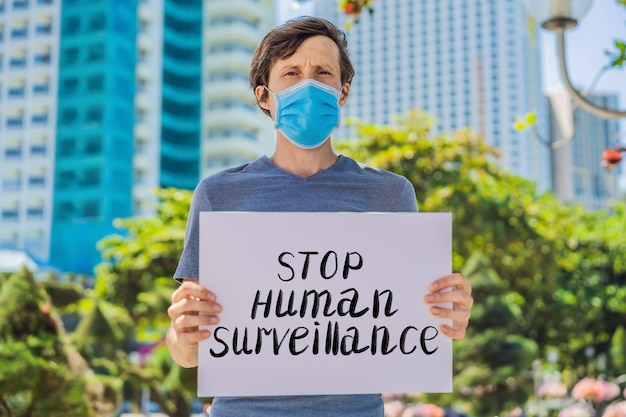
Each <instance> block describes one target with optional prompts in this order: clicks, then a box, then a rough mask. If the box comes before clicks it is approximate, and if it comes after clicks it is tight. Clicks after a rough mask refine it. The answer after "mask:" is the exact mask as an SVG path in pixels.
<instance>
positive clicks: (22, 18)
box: [0, 0, 61, 261]
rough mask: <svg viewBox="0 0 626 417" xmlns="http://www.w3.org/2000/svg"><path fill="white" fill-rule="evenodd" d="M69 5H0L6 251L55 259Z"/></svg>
mask: <svg viewBox="0 0 626 417" xmlns="http://www.w3.org/2000/svg"><path fill="white" fill-rule="evenodd" d="M60 3H61V0H36V1H35V0H31V1H25V0H10V1H9V0H1V1H0V248H9V249H15V248H20V249H22V250H25V251H26V252H28V253H29V254H30V255H31V256H32V257H34V258H35V259H37V260H40V261H41V260H43V261H47V259H48V257H49V254H50V243H49V242H50V229H51V223H52V196H53V181H52V178H53V176H54V154H55V139H56V123H55V120H56V98H57V78H58V67H59V65H58V62H59V55H58V46H59V45H58V34H59V28H60V6H61V4H60Z"/></svg>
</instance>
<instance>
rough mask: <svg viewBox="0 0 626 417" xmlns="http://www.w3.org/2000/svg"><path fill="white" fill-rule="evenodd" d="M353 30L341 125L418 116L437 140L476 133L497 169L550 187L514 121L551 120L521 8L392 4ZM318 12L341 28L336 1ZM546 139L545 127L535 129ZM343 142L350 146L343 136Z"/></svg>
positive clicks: (527, 136)
mask: <svg viewBox="0 0 626 417" xmlns="http://www.w3.org/2000/svg"><path fill="white" fill-rule="evenodd" d="M373 7H374V13H373V14H372V15H369V14H368V13H367V12H365V13H363V15H362V16H361V18H360V20H359V22H358V23H357V24H354V25H352V26H351V27H350V29H349V30H348V31H347V33H348V41H349V47H350V52H351V59H352V61H353V64H354V66H355V68H356V76H355V78H354V81H353V84H352V88H351V92H350V95H351V97H350V99H349V100H348V104H347V105H346V107H345V109H344V111H343V118H344V119H345V118H354V119H358V120H361V121H363V122H366V123H376V124H393V123H394V122H395V121H396V118H397V117H398V116H402V115H406V114H407V113H408V112H409V111H410V110H412V109H420V110H423V111H425V112H426V113H427V114H429V115H431V116H432V117H434V118H435V119H436V121H437V124H436V125H435V127H434V131H433V133H434V134H437V133H444V132H454V131H456V130H458V129H463V128H467V127H469V128H471V129H472V130H473V131H475V132H479V133H481V134H482V135H483V136H484V138H485V140H486V141H487V142H488V143H489V144H491V145H492V146H494V147H495V148H497V149H498V150H499V151H500V153H501V159H500V161H499V163H500V166H501V167H502V168H504V169H505V170H508V171H509V172H511V173H513V174H516V175H520V176H522V177H525V178H528V179H530V180H533V181H536V182H537V187H538V189H539V190H547V189H549V188H550V187H551V176H550V156H549V152H548V150H547V149H546V148H545V147H544V146H543V145H542V144H541V143H540V142H538V141H536V140H534V139H533V138H532V135H531V133H530V132H521V133H520V132H516V131H515V130H513V129H512V125H513V123H514V121H515V118H516V116H519V115H523V114H526V113H528V112H531V111H536V112H537V113H538V114H545V111H546V110H547V109H546V107H545V106H546V104H545V100H544V99H543V94H542V79H541V62H540V49H539V40H538V39H537V37H536V36H535V33H534V30H535V29H534V27H533V25H532V24H529V22H528V21H527V18H526V15H525V10H524V6H523V2H522V1H519V0H501V1H500V0H498V1H484V0H469V1H461V2H459V1H456V0H441V1H430V0H385V1H380V2H374V4H373ZM307 8H312V9H313V13H314V14H315V15H318V16H322V17H326V18H328V19H329V20H331V21H333V22H335V23H336V24H338V25H340V26H343V25H344V23H345V21H346V18H345V15H343V13H342V12H341V11H340V10H338V7H337V2H336V0H315V1H311V2H310V4H308V5H307ZM538 128H539V130H540V131H541V132H542V133H543V134H547V128H548V126H547V121H545V120H541V121H540V125H539V126H538ZM336 136H337V137H351V136H353V132H351V131H350V129H348V128H346V127H343V128H341V129H340V130H339V131H338V132H337V134H336Z"/></svg>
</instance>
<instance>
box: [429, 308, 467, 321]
mask: <svg viewBox="0 0 626 417" xmlns="http://www.w3.org/2000/svg"><path fill="white" fill-rule="evenodd" d="M430 313H431V314H432V315H434V316H437V317H441V318H444V319H452V320H454V321H459V322H467V321H468V320H469V318H470V310H469V309H467V308H465V307H458V306H455V308H454V309H449V308H443V307H440V306H432V307H431V308H430Z"/></svg>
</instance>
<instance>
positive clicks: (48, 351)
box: [0, 270, 116, 417]
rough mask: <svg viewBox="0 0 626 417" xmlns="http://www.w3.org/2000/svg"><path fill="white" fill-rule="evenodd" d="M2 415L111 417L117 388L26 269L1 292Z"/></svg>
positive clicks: (3, 287)
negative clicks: (84, 352) (90, 360)
mask: <svg viewBox="0 0 626 417" xmlns="http://www.w3.org/2000/svg"><path fill="white" fill-rule="evenodd" d="M0 340H2V343H0V404H2V405H3V407H0V415H7V416H15V417H38V416H41V417H44V416H49V417H55V416H59V417H61V416H74V417H82V416H87V417H89V416H106V415H110V414H111V412H112V411H113V410H114V404H115V402H116V401H115V400H116V399H115V389H114V387H112V386H111V385H108V384H106V383H104V382H103V381H102V380H100V379H98V378H97V377H96V376H95V375H94V373H93V372H92V371H91V369H90V368H89V367H88V366H87V364H86V362H85V360H84V359H83V358H82V357H81V356H80V355H79V354H78V352H77V351H76V349H74V347H73V346H72V345H71V344H70V343H69V341H68V340H67V337H66V335H65V332H64V330H63V325H62V323H61V321H60V319H59V317H58V315H57V314H56V312H55V311H54V309H53V308H52V306H51V303H50V298H49V297H48V295H47V294H46V291H45V289H44V288H43V286H42V285H41V284H40V283H38V282H37V281H35V279H34V278H33V275H32V274H31V273H30V272H29V271H27V270H22V271H21V272H19V273H15V274H13V275H12V276H11V277H10V278H8V279H7V280H5V281H4V282H3V285H2V291H1V292H0Z"/></svg>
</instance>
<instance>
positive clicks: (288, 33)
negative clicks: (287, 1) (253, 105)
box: [249, 17, 354, 116]
mask: <svg viewBox="0 0 626 417" xmlns="http://www.w3.org/2000/svg"><path fill="white" fill-rule="evenodd" d="M319 35H322V36H326V37H328V38H330V39H331V40H332V41H333V42H335V44H336V45H337V47H338V48H339V65H340V68H341V74H340V75H341V84H342V85H343V84H345V83H348V84H349V83H351V82H352V77H354V67H353V66H352V62H350V57H349V55H348V41H347V39H346V34H345V32H344V31H342V30H341V29H339V28H337V27H336V26H335V25H333V24H332V23H330V22H329V21H328V20H326V19H322V18H319V17H300V18H296V19H292V20H289V21H287V22H285V23H284V24H282V25H280V26H277V27H275V28H274V29H272V30H271V31H270V32H268V33H267V35H265V37H264V38H263V40H262V41H261V43H260V44H259V46H258V47H257V48H256V51H255V52H254V56H253V57H252V64H251V66H250V74H249V79H250V86H251V87H252V89H253V90H254V89H255V88H256V87H257V86H259V85H265V86H267V84H268V82H269V76H270V69H271V68H272V67H273V66H274V64H275V63H276V61H278V60H281V59H287V58H289V57H291V56H292V55H293V54H295V53H296V50H297V49H298V48H299V47H300V45H302V43H303V42H304V41H305V40H307V39H308V38H311V37H313V36H319ZM267 94H268V93H267V91H264V92H263V96H262V98H261V100H260V101H265V100H266V99H267ZM259 107H260V105H259ZM261 110H263V112H264V113H265V114H267V115H268V116H271V115H270V112H269V110H266V109H264V108H262V107H261Z"/></svg>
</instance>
